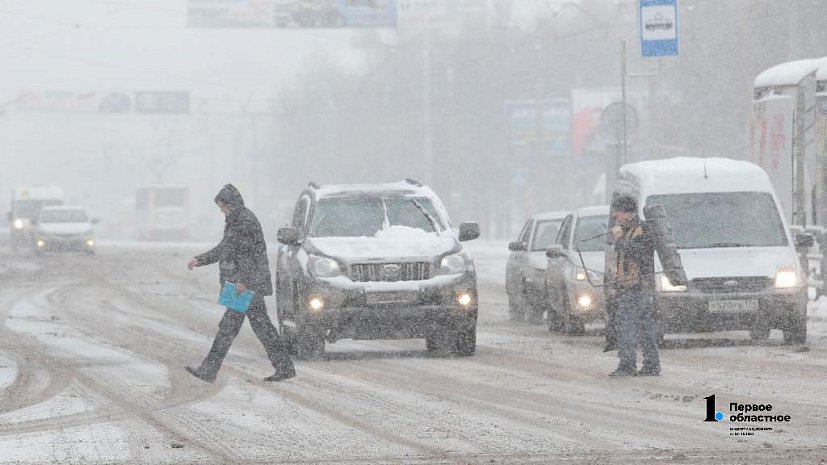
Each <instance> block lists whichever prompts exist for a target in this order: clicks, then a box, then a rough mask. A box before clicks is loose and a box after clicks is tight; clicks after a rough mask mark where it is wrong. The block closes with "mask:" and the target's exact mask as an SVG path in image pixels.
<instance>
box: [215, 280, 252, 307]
mask: <svg viewBox="0 0 827 465" xmlns="http://www.w3.org/2000/svg"><path fill="white" fill-rule="evenodd" d="M255 295H256V294H255V292H253V291H251V290H249V289H248V290H246V291H244V292H242V293H241V294H239V293H238V292H236V290H235V284H234V283H231V282H229V281H227V282H225V283H224V287H222V288H221V294H220V295H219V296H218V303H219V304H221V305H223V306H225V307H227V308H229V309H230V310H235V311H236V312H238V313H244V312H246V311H247V309H248V308H250V302H252V301H253V297H255Z"/></svg>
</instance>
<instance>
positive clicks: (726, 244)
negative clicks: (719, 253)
mask: <svg viewBox="0 0 827 465" xmlns="http://www.w3.org/2000/svg"><path fill="white" fill-rule="evenodd" d="M707 247H708V248H710V249H713V248H717V247H747V245H746V244H740V243H738V242H713V243H712V244H709V245H707Z"/></svg>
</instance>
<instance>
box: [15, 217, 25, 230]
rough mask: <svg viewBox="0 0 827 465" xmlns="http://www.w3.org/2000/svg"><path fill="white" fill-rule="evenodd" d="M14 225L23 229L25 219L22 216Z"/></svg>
mask: <svg viewBox="0 0 827 465" xmlns="http://www.w3.org/2000/svg"><path fill="white" fill-rule="evenodd" d="M14 227H15V229H23V220H21V219H20V218H17V219H16V220H14Z"/></svg>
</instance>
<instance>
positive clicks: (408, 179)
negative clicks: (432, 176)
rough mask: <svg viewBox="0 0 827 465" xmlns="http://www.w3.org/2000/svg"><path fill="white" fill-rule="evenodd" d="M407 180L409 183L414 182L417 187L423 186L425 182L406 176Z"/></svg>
mask: <svg viewBox="0 0 827 465" xmlns="http://www.w3.org/2000/svg"><path fill="white" fill-rule="evenodd" d="M405 182H407V183H408V184H413V185H414V186H416V187H422V186H423V184H422V183H421V182H419V181H417V180H416V179H411V178H405Z"/></svg>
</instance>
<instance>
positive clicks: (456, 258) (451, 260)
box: [439, 253, 468, 274]
mask: <svg viewBox="0 0 827 465" xmlns="http://www.w3.org/2000/svg"><path fill="white" fill-rule="evenodd" d="M467 268H468V266H467V264H466V262H465V257H464V256H463V255H462V254H461V253H457V254H453V255H447V256H445V257H443V258H442V263H440V265H439V274H459V273H463V272H465V270H466V269H467Z"/></svg>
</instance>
